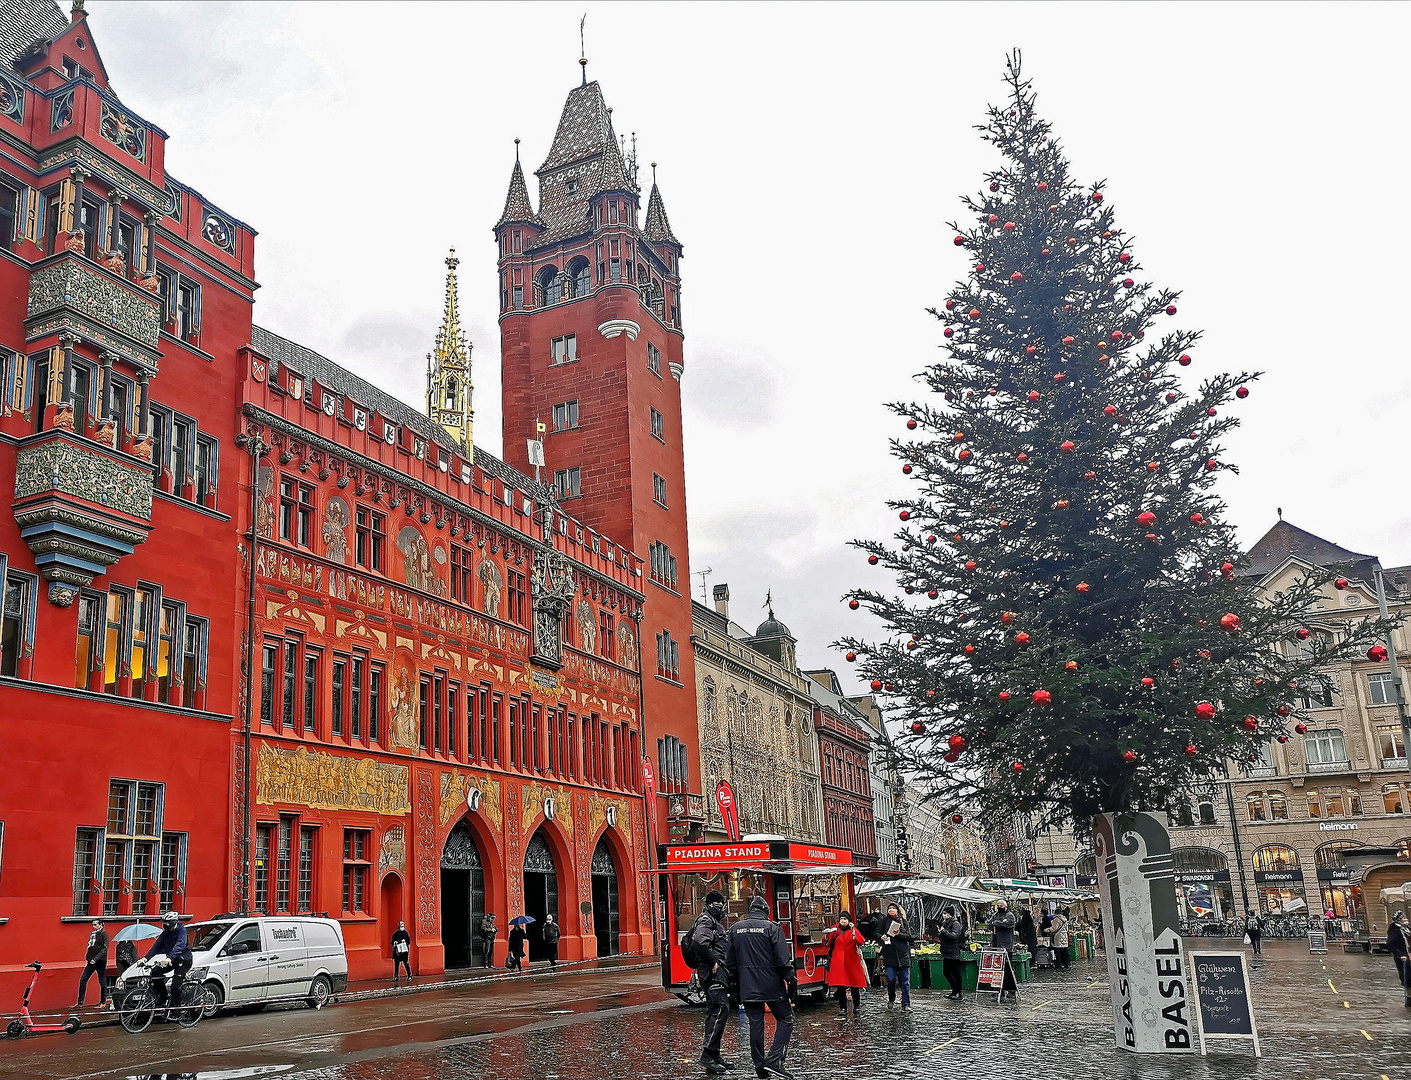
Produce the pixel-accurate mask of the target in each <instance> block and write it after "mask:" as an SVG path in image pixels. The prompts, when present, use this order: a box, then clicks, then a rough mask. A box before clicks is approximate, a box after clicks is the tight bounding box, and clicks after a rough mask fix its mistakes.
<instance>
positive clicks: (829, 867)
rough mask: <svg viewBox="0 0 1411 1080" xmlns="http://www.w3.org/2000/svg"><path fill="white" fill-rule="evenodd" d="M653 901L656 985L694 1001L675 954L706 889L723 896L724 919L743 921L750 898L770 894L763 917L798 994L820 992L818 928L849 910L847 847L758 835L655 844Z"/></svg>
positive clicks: (823, 970) (687, 974) (823, 969)
mask: <svg viewBox="0 0 1411 1080" xmlns="http://www.w3.org/2000/svg"><path fill="white" fill-rule="evenodd" d="M657 864H658V869H656V870H650V871H646V873H650V874H654V875H656V876H657V900H658V903H659V904H660V908H661V925H662V926H663V927H664V930H665V933H664V934H663V942H664V945H665V947H664V948H663V949H662V956H661V985H662V986H663V987H664V988H665V989H667V990H669V991H671V992H672V993H673V994H675V995H676V996H677V997H679V998H681V999H682V1000H683V1001H691V1000H695V999H696V991H697V989H698V988H697V987H695V986H693V983H692V976H693V974H694V972H693V971H692V969H691V967H690V966H689V965H688V964H687V963H686V961H685V959H684V958H683V957H682V955H681V938H682V935H684V934H685V933H686V931H687V930H689V929H690V928H691V925H692V924H693V923H694V922H695V921H696V917H697V916H698V915H700V913H701V910H702V908H703V907H704V906H705V895H706V893H708V892H710V891H711V890H712V889H718V890H719V891H720V892H721V893H722V894H723V895H724V897H725V905H726V915H725V924H726V926H727V927H728V926H729V925H730V924H732V923H733V922H735V921H736V920H737V919H742V918H744V917H745V914H746V913H747V912H748V910H749V906H750V901H751V900H752V899H753V898H754V897H755V896H756V895H759V896H764V897H765V898H766V899H768V900H769V905H770V917H771V918H772V919H773V920H774V921H775V922H776V923H778V924H779V925H780V926H781V927H782V928H783V930H784V939H785V940H786V941H787V942H788V943H789V950H790V955H791V956H792V957H793V961H794V968H795V970H796V971H797V973H798V980H799V992H800V993H801V994H802V993H808V992H812V993H814V994H816V995H818V996H820V997H821V996H822V995H823V994H824V993H826V991H827V987H826V984H825V981H824V980H825V979H826V977H827V966H826V965H827V961H826V954H825V951H824V947H823V932H824V931H825V930H827V929H828V928H829V927H830V926H832V925H833V924H834V923H836V922H837V920H838V915H839V913H840V912H843V911H852V910H853V902H854V897H853V882H852V875H853V873H854V870H855V868H854V867H853V865H852V852H851V851H848V850H847V849H846V848H832V847H825V846H824V845H822V844H802V843H796V842H794V841H791V840H778V839H761V840H742V841H721V842H719V843H717V842H713V841H703V842H700V843H695V844H670V845H659V846H658V848H657Z"/></svg>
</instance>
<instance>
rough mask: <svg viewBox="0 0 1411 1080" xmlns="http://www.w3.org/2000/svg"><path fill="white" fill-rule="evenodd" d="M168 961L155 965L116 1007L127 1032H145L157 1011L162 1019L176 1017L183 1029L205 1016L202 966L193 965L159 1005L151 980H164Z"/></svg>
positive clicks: (168, 967) (167, 970)
mask: <svg viewBox="0 0 1411 1080" xmlns="http://www.w3.org/2000/svg"><path fill="white" fill-rule="evenodd" d="M170 970H171V964H170V962H168V963H167V964H165V965H162V966H159V967H156V968H154V969H153V971H152V973H151V974H150V975H148V976H147V979H146V980H145V981H144V982H143V984H142V986H141V987H140V988H138V989H137V990H135V991H133V992H132V993H130V994H128V995H127V997H126V998H125V999H124V1001H123V1003H122V1005H121V1007H120V1008H119V1009H118V1020H119V1021H120V1022H121V1024H122V1027H123V1030H124V1031H126V1032H127V1033H128V1034H130V1035H139V1034H141V1033H142V1032H144V1031H146V1030H147V1029H148V1028H149V1027H150V1026H151V1024H152V1021H153V1020H155V1019H156V1018H157V1016H158V1015H159V1014H160V1015H161V1017H162V1019H163V1020H175V1021H176V1022H177V1023H178V1024H180V1025H181V1026H182V1027H184V1028H193V1027H195V1026H196V1025H197V1024H199V1023H200V1022H201V1018H202V1017H204V1016H205V1015H206V988H205V986H204V985H202V984H203V982H204V980H205V978H206V969H205V968H193V969H192V970H191V971H188V972H187V973H186V977H185V978H184V979H183V980H182V981H181V985H180V986H174V987H172V988H170V989H169V990H168V991H167V996H166V1004H164V1005H159V1004H158V1003H157V999H156V995H155V994H154V993H153V990H152V985H153V980H154V979H162V980H165V979H167V978H168V973H169V972H170Z"/></svg>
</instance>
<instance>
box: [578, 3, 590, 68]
mask: <svg viewBox="0 0 1411 1080" xmlns="http://www.w3.org/2000/svg"><path fill="white" fill-rule="evenodd" d="M587 21H588V13H587V12H586V11H585V12H584V13H583V18H581V19H579V20H578V66H579V67H581V68H582V69H583V85H584V86H587V85H588V47H587V45H586V44H584V38H583V26H584V24H585V23H587Z"/></svg>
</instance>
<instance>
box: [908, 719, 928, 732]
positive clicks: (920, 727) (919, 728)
mask: <svg viewBox="0 0 1411 1080" xmlns="http://www.w3.org/2000/svg"><path fill="white" fill-rule="evenodd" d="M925 732H926V725H925V724H923V723H922V722H921V721H920V720H916V721H914V722H913V723H912V725H911V733H912V734H913V735H924V734H925Z"/></svg>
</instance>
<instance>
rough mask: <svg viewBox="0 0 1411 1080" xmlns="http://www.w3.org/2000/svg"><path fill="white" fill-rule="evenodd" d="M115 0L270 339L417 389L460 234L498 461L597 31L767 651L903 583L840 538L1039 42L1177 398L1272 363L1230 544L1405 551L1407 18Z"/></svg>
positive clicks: (1120, 9)
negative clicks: (521, 190)
mask: <svg viewBox="0 0 1411 1080" xmlns="http://www.w3.org/2000/svg"><path fill="white" fill-rule="evenodd" d="M89 11H90V20H91V24H92V27H93V32H94V35H95V38H96V40H97V41H98V44H99V46H100V48H101V49H102V53H103V57H104V60H105V61H106V63H107V67H108V70H109V73H110V75H111V77H112V81H113V87H114V89H115V90H116V91H117V92H118V94H119V95H120V96H121V97H122V98H123V100H124V101H125V102H126V103H127V104H128V105H129V106H131V107H133V108H134V109H136V110H137V111H138V112H139V113H141V114H142V115H143V116H144V117H146V118H147V119H148V120H150V121H152V122H153V123H155V124H157V125H158V126H159V127H162V128H164V129H165V130H166V131H167V132H168V133H169V134H170V141H169V142H168V144H167V165H168V167H169V169H170V171H171V172H172V175H174V176H175V177H177V178H178V179H180V180H181V181H183V182H184V183H187V184H189V185H190V186H192V187H194V188H196V189H197V190H198V191H200V192H202V193H203V194H204V195H205V196H206V197H207V198H209V199H210V200H211V201H212V202H213V203H214V204H215V205H217V206H219V207H220V208H222V209H224V210H225V211H227V212H229V213H231V214H234V215H235V216H236V217H238V218H240V219H241V220H243V221H246V222H249V223H250V224H251V225H253V226H254V227H255V228H256V229H257V230H258V231H259V238H258V240H257V241H256V262H255V266H256V274H257V277H258V278H259V280H260V282H261V284H262V286H263V288H262V289H261V290H260V292H259V294H258V298H257V304H256V320H257V321H258V322H260V323H261V324H262V325H264V326H267V327H269V328H270V329H272V330H275V331H276V332H278V333H281V334H284V335H287V336H289V337H292V338H294V339H295V340H297V341H300V342H302V343H304V344H306V345H308V346H310V347H312V348H315V349H318V350H319V351H321V352H324V353H326V354H327V355H328V356H330V357H331V358H333V359H334V360H336V361H338V362H340V363H342V364H344V365H345V366H347V367H349V368H351V369H352V370H354V371H356V372H357V373H358V374H360V375H362V376H364V377H366V378H368V379H370V380H372V381H374V382H376V383H377V384H378V385H380V386H382V387H384V388H386V389H388V390H390V391H391V392H393V393H395V394H397V395H398V396H400V397H402V398H403V399H404V400H406V401H408V402H411V403H413V404H420V403H421V402H422V401H423V400H424V398H423V396H422V395H423V391H424V372H425V360H424V357H425V354H426V352H427V350H428V349H429V348H430V346H431V342H432V338H433V336H434V334H435V332H436V327H437V323H438V320H439V314H440V306H441V299H442V286H443V280H444V272H445V271H444V266H443V265H442V260H443V259H444V257H445V254H446V248H447V247H449V246H450V245H452V244H454V245H455V246H456V248H457V251H458V254H459V255H460V257H461V260H462V262H461V305H462V316H463V318H464V319H465V321H466V322H467V324H468V326H467V328H468V332H469V335H470V338H471V340H472V342H473V344H474V348H475V355H474V360H475V369H474V380H475V387H476V397H475V406H476V415H475V420H476V435H477V440H476V441H477V442H478V443H479V444H480V445H482V446H485V447H486V448H487V449H489V450H491V451H493V452H495V453H499V452H500V449H501V445H502V438H501V427H500V423H501V420H500V407H499V395H500V381H499V331H498V328H497V325H496V321H495V319H496V307H495V305H496V292H495V279H494V272H495V248H494V243H493V238H492V235H491V231H490V227H491V225H492V224H493V223H494V221H495V219H496V218H497V217H498V216H499V213H500V210H501V207H502V206H503V203H504V197H505V189H506V186H507V182H508V179H509V174H510V168H511V165H512V163H513V160H514V146H513V140H514V138H515V137H516V136H518V137H520V138H521V139H523V140H524V141H523V147H522V149H523V157H524V160H525V165H526V168H528V169H533V168H537V167H538V165H539V164H540V162H541V161H542V160H543V159H544V156H545V154H546V153H547V151H548V148H549V144H550V141H551V139H552V136H553V132H554V127H555V125H556V123H557V121H558V116H559V112H560V110H561V109H562V106H563V100H564V97H565V95H566V94H567V93H568V91H569V90H570V89H571V88H572V87H573V86H574V85H576V84H577V82H578V74H579V69H578V63H577V60H578V55H579V52H578V20H579V17H580V15H581V14H582V13H583V12H584V11H586V12H587V15H588V22H587V52H588V59H589V67H588V72H589V77H590V78H595V79H598V80H599V81H600V82H601V83H602V86H603V89H604V93H605V95H606V97H607V101H608V104H609V105H611V106H613V108H614V120H615V123H616V126H617V129H618V131H619V132H623V133H629V132H633V131H635V132H637V137H638V150H639V155H640V160H641V161H642V162H643V164H644V179H645V163H647V162H651V161H656V162H658V163H659V169H658V177H659V181H660V184H661V189H662V193H663V195H664V196H665V200H666V205H667V208H668V210H669V212H670V215H671V222H672V226H673V228H674V230H675V232H676V234H677V235H678V236H680V237H681V239H682V241H683V243H684V245H685V260H684V264H683V271H682V273H683V278H684V285H683V321H684V324H685V330H686V374H685V377H684V381H683V384H682V385H683V396H684V398H685V403H686V406H685V407H686V416H685V439H686V476H687V487H688V502H689V512H690V527H691V566H692V569H693V570H703V569H705V568H707V567H710V568H711V570H712V573H711V576H710V579H709V580H710V582H711V584H717V583H720V582H728V583H729V584H730V586H731V592H732V594H733V608H732V612H731V613H732V615H733V616H734V617H735V618H736V620H737V621H739V622H741V623H744V624H745V625H747V626H753V625H754V623H755V622H756V621H757V620H758V619H760V618H762V617H763V616H762V613H761V612H759V611H758V610H757V609H758V608H759V605H760V604H761V603H762V601H763V597H764V592H765V589H766V588H772V589H773V592H774V598H775V607H776V611H777V613H778V615H779V616H780V618H782V619H784V620H785V621H786V622H788V623H789V625H790V626H791V627H792V629H793V631H794V633H795V634H796V635H797V636H798V637H799V639H800V642H799V651H800V657H801V659H802V661H803V663H804V664H805V665H809V666H822V665H828V666H833V667H836V668H839V669H843V668H847V666H848V665H847V664H846V663H844V662H843V660H842V657H841V656H839V655H838V654H837V653H834V652H833V651H832V650H831V649H830V648H829V643H830V642H831V641H833V640H834V639H835V638H836V637H837V636H838V635H839V634H840V633H843V632H845V631H850V630H853V629H860V628H865V627H866V626H867V624H866V623H865V622H864V617H863V616H859V615H855V614H852V613H850V612H848V611H847V610H846V608H845V607H844V606H843V605H842V604H841V602H840V601H839V596H840V595H841V594H842V592H843V591H844V590H845V589H846V588H848V587H850V586H852V585H854V584H857V583H858V582H871V581H875V580H876V579H875V574H876V572H875V571H869V568H868V567H867V566H866V564H865V562H864V560H863V558H862V557H861V556H859V555H857V554H856V553H854V552H853V551H852V550H851V549H849V548H847V547H845V543H846V541H847V540H849V539H850V538H852V537H855V536H862V535H890V533H891V531H892V529H893V527H894V525H895V515H893V514H892V513H891V512H889V511H887V510H886V509H885V507H884V506H883V500H884V499H885V498H886V497H887V496H888V495H889V494H896V493H899V492H900V491H902V490H904V489H903V488H902V487H901V474H900V469H899V465H898V463H897V462H895V461H894V460H893V459H892V458H891V457H890V456H889V455H888V453H887V448H886V440H887V437H888V436H889V435H891V434H893V433H895V432H896V431H897V430H898V429H899V424H898V423H897V421H896V420H895V419H894V418H893V417H892V416H891V415H890V414H889V413H888V412H886V411H885V410H884V409H883V408H882V406H881V402H883V401H885V400H890V399H893V398H896V397H914V396H915V392H916V389H917V384H915V383H914V382H913V381H912V376H913V375H914V374H915V373H916V372H917V371H919V370H920V369H921V367H922V366H923V365H924V364H925V363H927V362H928V361H929V360H930V359H932V358H933V357H934V356H935V355H936V353H935V351H934V350H935V348H936V346H937V344H938V343H939V342H940V341H941V337H940V333H939V327H938V326H937V325H936V323H935V322H934V321H933V320H932V319H931V317H930V316H928V315H926V314H925V312H924V310H923V309H924V308H925V307H926V306H927V305H930V304H935V303H938V302H940V301H941V300H942V299H943V298H944V293H945V291H946V289H947V288H948V286H949V284H950V283H951V282H952V281H953V280H954V279H956V278H957V277H958V276H960V275H961V274H963V272H964V257H963V253H962V252H961V251H960V250H958V249H956V248H955V247H953V246H952V244H951V242H950V239H951V235H952V234H951V230H950V229H949V228H947V227H946V225H945V222H946V221H947V220H950V219H952V218H954V217H956V216H957V215H958V214H959V212H960V206H959V201H958V200H959V196H960V195H961V194H962V193H964V192H973V191H975V190H977V189H978V187H979V185H980V181H981V175H982V173H983V171H984V170H985V169H986V168H988V167H991V166H992V165H993V164H994V162H995V160H996V158H995V157H994V155H993V154H992V152H991V151H990V150H989V148H988V147H987V146H985V145H984V144H982V143H981V142H980V140H979V139H978V137H977V135H976V133H975V131H974V129H973V126H972V125H974V124H976V123H978V122H979V121H980V120H981V119H982V118H983V115H984V108H985V105H986V103H987V102H990V101H992V100H996V99H998V98H999V97H1000V96H1001V95H1002V93H1003V84H1002V81H1001V75H1002V71H1003V63H1004V54H1005V50H1006V49H1008V48H1010V47H1012V46H1019V47H1021V48H1022V49H1023V51H1024V61H1025V70H1026V72H1027V73H1028V74H1030V75H1032V76H1033V78H1034V79H1035V81H1036V87H1037V89H1038V92H1039V107H1040V109H1041V111H1042V112H1043V114H1044V115H1046V116H1047V117H1048V118H1049V119H1050V120H1051V121H1052V122H1053V123H1054V125H1055V128H1056V133H1057V134H1058V136H1059V137H1060V138H1061V139H1062V140H1063V142H1064V144H1065V146H1066V149H1067V152H1068V154H1069V157H1070V159H1071V161H1072V163H1073V169H1074V175H1075V177H1077V178H1078V179H1080V180H1096V179H1106V181H1107V183H1106V188H1105V190H1106V192H1107V196H1108V201H1109V203H1110V204H1111V205H1112V206H1113V207H1114V208H1115V210H1116V212H1117V215H1118V220H1119V221H1120V222H1121V224H1122V225H1123V227H1124V228H1126V229H1127V230H1129V231H1130V232H1132V233H1133V234H1135V236H1136V252H1137V257H1138V258H1139V259H1140V261H1141V262H1142V264H1143V266H1144V268H1145V273H1146V274H1147V275H1148V276H1149V277H1150V279H1151V280H1153V281H1155V282H1157V283H1160V284H1165V285H1170V286H1172V287H1174V288H1177V289H1180V290H1182V291H1183V296H1182V299H1181V301H1180V315H1179V319H1180V320H1181V322H1182V324H1183V325H1185V326H1188V327H1194V328H1201V329H1203V330H1204V331H1205V334H1206V337H1205V340H1204V342H1203V343H1202V344H1201V345H1200V346H1199V348H1198V349H1197V350H1196V352H1195V356H1196V363H1195V364H1194V365H1193V366H1192V367H1191V368H1190V369H1189V377H1190V378H1191V379H1192V380H1196V379H1198V378H1200V377H1201V376H1203V375H1205V374H1207V373H1209V372H1211V371H1215V370H1222V369H1241V368H1251V369H1262V370H1264V371H1266V372H1267V374H1266V376H1265V378H1264V379H1263V380H1262V381H1261V382H1260V383H1258V384H1257V385H1256V386H1255V387H1254V390H1253V393H1252V394H1251V396H1250V397H1249V399H1248V400H1247V401H1245V402H1243V403H1242V404H1240V406H1239V410H1240V414H1241V416H1242V417H1243V419H1244V422H1245V426H1244V427H1243V428H1242V429H1241V431H1239V432H1238V433H1237V434H1236V436H1235V437H1234V438H1233V439H1232V440H1231V446H1230V450H1229V452H1227V453H1226V454H1225V455H1224V456H1225V458H1226V459H1227V460H1230V461H1233V462H1236V463H1237V464H1238V465H1239V466H1240V467H1241V469H1242V472H1241V474H1240V475H1239V476H1238V477H1230V476H1226V477H1225V478H1224V479H1223V480H1222V482H1221V483H1222V486H1221V491H1222V492H1223V494H1224V496H1225V498H1226V499H1227V500H1228V502H1229V504H1230V507H1231V513H1232V515H1233V519H1234V521H1235V522H1236V524H1237V525H1238V526H1239V529H1240V535H1241V538H1242V540H1243V542H1244V543H1245V544H1246V545H1248V544H1249V543H1252V542H1253V541H1254V540H1256V539H1258V537H1259V536H1260V535H1261V534H1262V533H1263V532H1264V531H1265V529H1267V528H1268V527H1269V526H1270V525H1271V524H1273V522H1274V521H1275V508H1276V507H1280V506H1281V507H1283V509H1284V515H1285V517H1286V518H1288V519H1289V520H1290V521H1292V522H1294V523H1295V524H1298V525H1300V526H1302V527H1304V528H1307V529H1310V530H1312V531H1314V532H1316V533H1318V534H1320V535H1322V536H1325V537H1327V538H1328V539H1331V540H1334V541H1336V542H1338V543H1340V544H1343V545H1345V546H1347V547H1350V548H1352V549H1354V550H1357V551H1361V552H1367V553H1371V554H1376V555H1379V556H1380V557H1381V558H1382V560H1383V562H1384V563H1386V564H1388V565H1393V564H1401V563H1407V562H1411V532H1408V528H1407V526H1408V521H1411V509H1408V507H1407V504H1406V503H1405V502H1404V501H1403V500H1402V499H1401V497H1400V484H1401V483H1402V482H1403V481H1400V480H1398V479H1397V478H1398V477H1399V476H1402V475H1403V472H1402V469H1401V466H1402V464H1403V462H1404V461H1405V456H1406V451H1405V449H1404V446H1405V443H1406V436H1405V435H1404V434H1403V432H1402V430H1401V429H1402V424H1403V422H1404V421H1403V420H1401V419H1398V417H1404V416H1405V415H1406V410H1407V405H1408V399H1411V373H1409V372H1408V370H1407V365H1406V363H1405V355H1406V346H1405V339H1406V332H1405V329H1404V324H1403V321H1404V317H1405V308H1406V304H1405V294H1406V290H1407V285H1408V275H1407V271H1406V266H1407V258H1406V253H1407V250H1408V247H1409V246H1411V219H1409V218H1408V209H1407V208H1408V206H1411V200H1408V198H1407V195H1406V189H1407V188H1408V186H1411V177H1408V169H1407V168H1406V164H1407V151H1406V148H1405V143H1404V139H1405V129H1406V104H1407V101H1406V99H1407V95H1406V87H1405V84H1404V81H1403V79H1402V77H1401V76H1399V75H1397V72H1398V71H1400V70H1401V69H1402V60H1403V56H1402V53H1403V49H1404V43H1405V41H1406V40H1407V32H1408V29H1409V28H1411V27H1408V23H1411V11H1408V8H1407V7H1406V6H1405V5H1391V4H1386V5H1368V6H1357V5H1351V4H1338V5H1316V4H1297V5H1294V4H1287V5H1278V4H1268V3H1266V4H1257V5H1247V6H1242V5H1236V4H1228V3H1223V4H1203V5H1194V4H1185V5H1160V4H1122V5H1118V4H1100V5H1090V6H1089V5H1078V4H1059V3H1049V4H1040V5H1027V4H1014V5H967V4H954V5H942V4H935V5H921V4H905V5H898V6H887V5H881V4H867V5H845V4H788V5H779V6H769V5H758V4H748V5H730V4H720V3H714V4H699V5H693V4H680V5H672V4H666V3H654V4H629V5H617V4H604V3H583V2H580V3H575V4H572V5H567V6H560V5H555V4H547V3H538V4H532V5H531V4H515V5H470V4H463V5H462V4H449V3H445V4H425V5H423V4H413V3H400V4H386V5H384V4H375V3H356V4H352V3H338V4H334V3H304V4H283V5H276V4H270V3H261V4H219V3H201V4H190V3H182V4H142V3H124V4H114V3H106V2H102V0H98V2H92V3H90V4H89ZM647 182H648V183H649V181H647ZM530 184H531V191H533V189H534V181H533V178H532V177H531V178H530ZM534 193H535V194H536V197H537V192H534ZM644 204H645V198H644ZM515 437H520V434H519V433H515ZM870 575H871V576H870ZM699 580H700V579H699V578H697V579H695V580H694V581H693V582H692V586H693V590H694V591H695V594H696V596H697V597H698V598H699V596H700V591H699Z"/></svg>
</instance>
